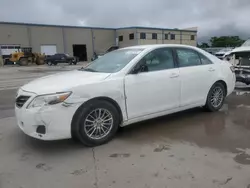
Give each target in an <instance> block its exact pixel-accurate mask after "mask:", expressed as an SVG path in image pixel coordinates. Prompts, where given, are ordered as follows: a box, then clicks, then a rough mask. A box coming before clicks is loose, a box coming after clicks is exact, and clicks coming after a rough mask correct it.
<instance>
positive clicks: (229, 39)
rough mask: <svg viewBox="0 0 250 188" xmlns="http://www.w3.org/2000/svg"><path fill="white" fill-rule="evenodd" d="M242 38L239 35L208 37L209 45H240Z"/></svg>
mask: <svg viewBox="0 0 250 188" xmlns="http://www.w3.org/2000/svg"><path fill="white" fill-rule="evenodd" d="M243 42H244V40H242V39H240V37H239V36H221V37H212V38H211V39H210V43H211V47H237V46H240V45H242V44H243Z"/></svg>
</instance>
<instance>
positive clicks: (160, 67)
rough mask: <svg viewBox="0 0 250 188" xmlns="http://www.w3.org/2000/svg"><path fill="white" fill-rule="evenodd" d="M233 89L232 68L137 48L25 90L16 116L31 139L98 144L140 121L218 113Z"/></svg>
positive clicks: (205, 56) (203, 57)
mask: <svg viewBox="0 0 250 188" xmlns="http://www.w3.org/2000/svg"><path fill="white" fill-rule="evenodd" d="M234 87H235V74H234V69H233V67H232V65H231V64H230V63H228V62H223V61H221V60H220V59H218V58H216V57H215V56H214V55H211V54H209V53H207V52H205V51H203V50H201V49H198V48H196V47H191V46H186V45H170V44H169V45H167V44H164V45H145V46H133V47H128V48H123V49H118V50H115V51H113V52H110V53H107V54H105V55H104V56H103V57H101V58H99V59H96V60H95V61H93V62H92V63H90V64H89V65H88V66H86V67H85V68H81V69H79V70H75V71H70V72H66V73H59V74H55V75H50V76H48V77H43V78H40V79H36V80H34V81H32V82H30V83H28V84H26V85H24V86H22V87H21V88H20V89H19V90H18V93H17V98H16V105H15V112H16V117H17V122H18V126H19V127H20V129H21V130H22V131H23V132H24V133H26V134H27V135H29V136H31V137H34V138H37V139H41V140H59V139H67V138H75V139H78V140H80V141H81V142H82V143H83V144H84V145H87V146H97V145H100V144H104V143H106V142H108V141H109V140H111V139H112V138H113V137H114V136H115V134H116V132H117V130H118V128H119V127H122V126H126V125H129V124H132V123H135V122H140V121H143V120H147V119H151V118H156V117H159V116H164V115H167V114H171V113H174V112H178V111H182V110H186V109H190V108H194V107H200V106H203V107H205V108H206V109H207V110H209V111H212V112H213V111H217V110H219V109H220V108H221V107H222V105H223V103H224V99H225V97H226V96H228V95H230V94H231V93H232V92H233V90H234Z"/></svg>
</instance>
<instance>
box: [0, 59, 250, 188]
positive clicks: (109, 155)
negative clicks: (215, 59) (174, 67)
mask: <svg viewBox="0 0 250 188" xmlns="http://www.w3.org/2000/svg"><path fill="white" fill-rule="evenodd" d="M81 66H83V64H80V65H78V66H77V67H75V66H56V67H47V66H40V67H35V66H34V67H4V68H0V188H49V187H51V188H52V187H53V188H62V187H71V188H83V187H84V188H89V187H90V188H91V187H93V188H108V187H114V188H127V187H129V188H151V187H152V188H166V187H167V188H182V187H185V188H189V187H190V188H213V187H214V188H218V187H223V188H224V187H226V188H249V187H250V88H246V87H245V86H244V85H241V84H239V85H238V88H237V89H236V90H235V92H234V93H233V94H232V95H231V96H230V97H228V98H227V100H226V103H225V105H224V106H223V109H222V110H221V111H219V112H217V113H207V112H204V111H203V110H202V109H199V108H197V109H192V110H188V111H185V112H181V113H177V114H173V115H169V116H165V117H162V118H157V119H153V120H150V121H146V122H142V123H139V124H134V125H131V126H128V127H126V128H124V129H122V131H120V132H119V133H118V135H117V136H116V138H115V139H114V140H113V141H111V142H110V143H108V144H106V145H103V146H99V147H96V148H86V147H83V146H82V145H80V144H78V143H75V142H74V141H71V140H63V141H56V142H44V141H39V140H35V139H32V138H29V137H27V136H26V135H24V134H23V133H22V132H21V131H20V130H19V128H17V126H16V120H15V117H14V110H13V106H14V100H15V94H16V90H17V88H18V87H19V86H20V85H22V84H24V83H27V82H28V81H30V80H32V79H34V78H36V77H40V76H44V75H48V74H52V73H56V72H61V71H69V70H72V69H75V68H79V67H81Z"/></svg>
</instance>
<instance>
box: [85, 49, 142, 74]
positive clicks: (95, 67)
mask: <svg viewBox="0 0 250 188" xmlns="http://www.w3.org/2000/svg"><path fill="white" fill-rule="evenodd" d="M142 51H143V49H141V48H139V49H121V50H115V51H112V52H109V53H107V54H105V55H104V56H102V57H99V58H98V59H96V60H95V61H93V62H92V63H91V64H89V65H88V66H87V67H85V68H82V69H81V70H83V71H90V72H104V73H114V72H118V71H120V70H121V69H123V68H124V67H125V66H126V65H127V64H128V63H129V62H130V61H131V60H132V59H134V58H135V57H136V56H137V55H138V54H139V53H141V52H142Z"/></svg>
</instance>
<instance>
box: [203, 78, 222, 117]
mask: <svg viewBox="0 0 250 188" xmlns="http://www.w3.org/2000/svg"><path fill="white" fill-rule="evenodd" d="M225 96H226V88H225V87H224V85H223V84H222V83H219V82H217V83H215V84H214V85H213V86H212V87H211V89H210V91H209V93H208V96H207V102H206V105H205V107H206V109H208V110H209V111H210V112H215V111H218V110H219V109H221V107H222V106H223V104H224V100H225Z"/></svg>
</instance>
